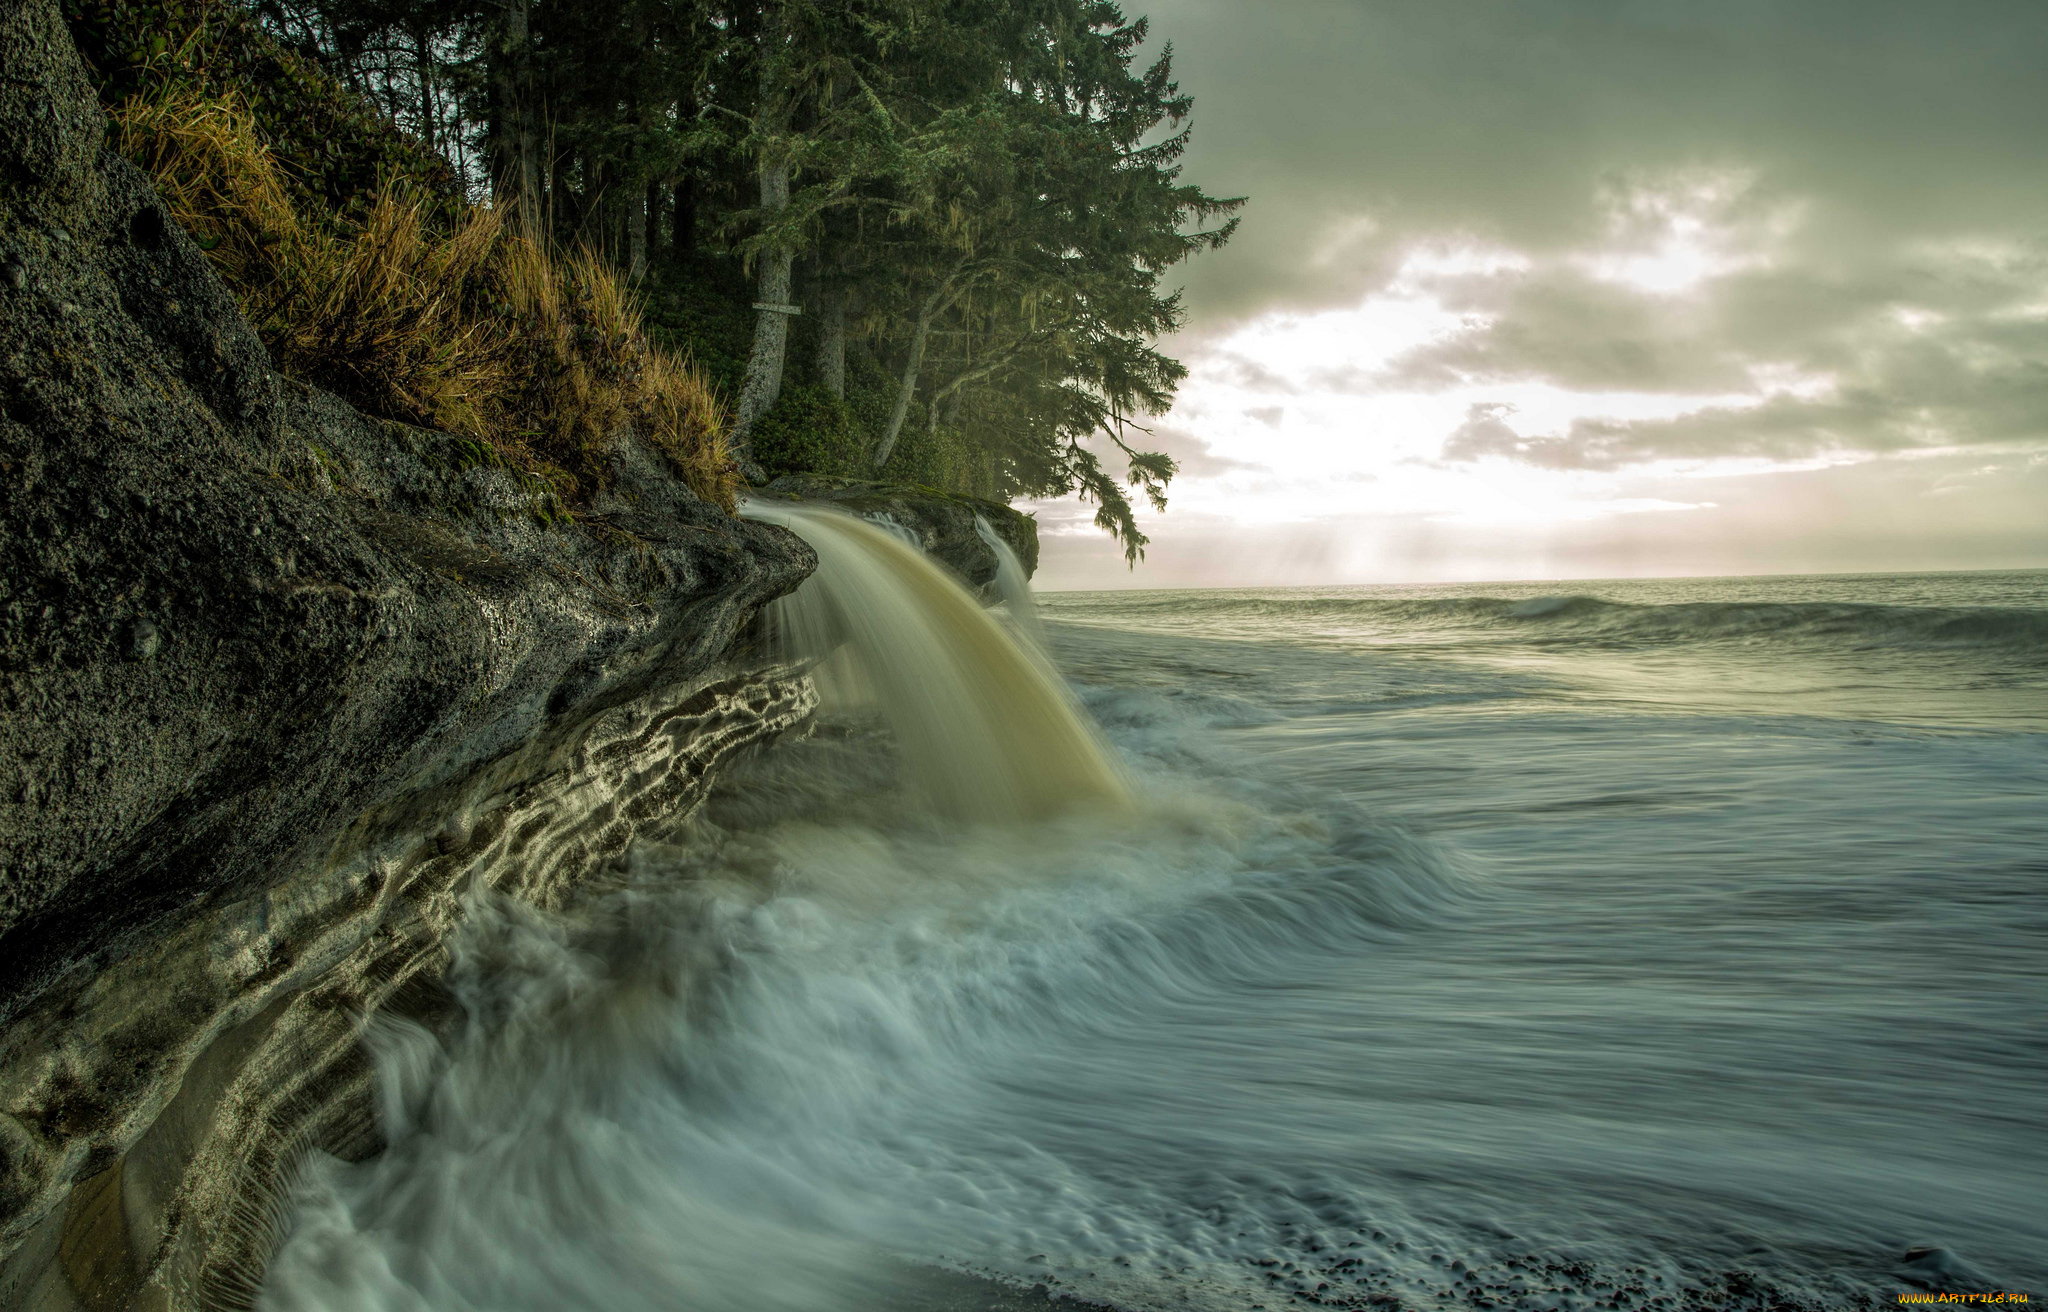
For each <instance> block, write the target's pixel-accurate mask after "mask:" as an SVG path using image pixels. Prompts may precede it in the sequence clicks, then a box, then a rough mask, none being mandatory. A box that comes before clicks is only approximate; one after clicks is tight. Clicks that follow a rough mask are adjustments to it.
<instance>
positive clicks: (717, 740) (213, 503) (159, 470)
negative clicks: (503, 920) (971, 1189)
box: [0, 0, 814, 1309]
mask: <svg viewBox="0 0 2048 1312" xmlns="http://www.w3.org/2000/svg"><path fill="white" fill-rule="evenodd" d="M0 68H4V69H5V70H6V74H7V75H6V77H5V78H0V169H4V170H5V176H4V181H0V1308H14V1307H37V1308H59V1307H87V1308H92V1309H101V1308H114V1307H123V1306H131V1305H134V1306H150V1307H169V1308H182V1307H196V1306H218V1305H222V1304H224V1303H237V1302H240V1301H242V1300H243V1299H245V1298H246V1297H247V1292H248V1291H247V1288H246V1285H247V1282H248V1281H250V1280H252V1279H253V1278H254V1277H255V1274H256V1273H258V1272H260V1269H261V1264H262V1257H263V1252H264V1244H265V1243H266V1237H265V1232H264V1227H263V1224H262V1222H263V1218H264V1216H265V1214H266V1212H265V1209H266V1200H267V1199H268V1198H269V1197H270V1196H271V1195H272V1194H273V1193H274V1186H275V1183H276V1178H277V1173H278V1171H279V1169H280V1168H281V1166H282V1165H283V1164H284V1163H285V1162H286V1161H288V1160H289V1159H290V1157H291V1156H292V1155H293V1154H294V1153H295V1152H297V1151H299V1150H301V1149H302V1148H304V1147H306V1146H311V1145H318V1146H323V1147H325V1148H327V1149H329V1150H330V1151H335V1152H338V1153H342V1154H344V1155H348V1156H359V1155H361V1154H362V1153H365V1152H368V1151H372V1150H374V1148H375V1147H376V1142H377V1141H376V1131H375V1127H374V1125H373V1124H371V1123H370V1121H369V1119H368V1115H367V1107H368V1102H367V1099H366V1098H365V1097H364V1090H365V1087H366V1085H365V1081H366V1079H367V1072H366V1068H365V1066H364V1064H363V1059H362V1056H361V1049H360V1044H359V1039H360V1036H361V1033H362V1027H363V1024H364V1021H365V1018H366V1017H367V1016H368V1015H369V1014H371V1013H372V1012H374V1011H376V1010H377V1009H378V1008H380V1007H387V1006H393V1007H398V1008H400V1009H412V1010H425V1011H431V1010H432V1009H433V1007H434V1006H435V1005H437V1004H436V1003H435V1001H434V998H435V988H434V986H433V983H432V981H433V980H435V979H436V978H437V977H438V975H439V973H440V969H441V966H442V964H443V956H442V951H443V950H442V942H443V940H444V938H445V936H446V934H447V933H448V931H449V930H450V929H451V928H452V927H453V925H454V924H455V923H456V920H457V919H458V918H459V915H460V909H461V906H462V900H463V898H464V896H465V895H466V894H467V893H468V892H469V891H471V890H473V889H476V888H478V887H480V886H489V887H495V888H500V889H504V890H507V891H510V892H513V893H515V894H518V895H520V896H525V897H530V898H533V899H536V900H540V901H550V900H554V899H557V898H559V897H560V896H561V895H562V894H563V893H564V892H565V891H566V890H567V889H569V888H571V887H573V886H574V885H576V884H577V883H578V882H579V881H582V880H586V879H588V878H590V877H591V876H592V874H593V873H595V872H601V871H602V870H603V869H604V868H605V865H606V863H607V862H608V861H609V860H610V859H611V858H612V857H614V856H615V855H617V853H619V852H620V851H621V850H622V849H623V848H624V847H625V845H626V844H627V843H628V842H629V841H631V840H632V839H633V838H635V837H636V836H638V835H642V834H650V833H653V834H658V833H661V832H663V831H665V830H667V829H670V828H673V827H674V826H676V825H678V824H680V823H681V822H682V821H683V820H684V819H686V818H687V817H688V816H689V814H690V813H691V811H692V810H693V809H694V808H695V806H696V805H697V803H698V802H699V801H701V800H702V798H703V796H704V793H705V790H706V786H707V784H706V781H707V778H708V776H709V775H710V774H711V773H712V772H713V771H714V770H715V769H716V768H717V766H718V764H719V763H720V761H722V760H723V759H725V758H726V757H728V756H729V755H730V754H731V753H733V752H734V751H736V750H739V749H740V748H742V747H744V746H745V745H747V744H749V743H752V742H757V741H760V740H762V739H764V738H766V737H769V736H771V735H773V734H774V733H776V732H779V731H781V730H782V729H784V728H787V727H789V726H791V725H793V724H796V723H798V722H800V721H801V720H802V719H803V718H804V717H805V716H806V715H807V714H808V711H809V708H810V704H811V698H812V693H811V691H810V688H809V685H808V683H807V682H806V681H805V680H803V679H802V678H801V677H800V676H798V675H797V674H796V673H795V672H793V671H788V670H778V669H775V668H772V667H769V666H767V665H766V664H764V662H763V660H762V659H760V658H757V657H756V656H755V655H753V654H752V652H751V650H750V648H749V647H748V644H747V641H746V637H745V635H746V633H747V631H748V626H749V624H750V622H751V619H752V616H753V614H754V612H755V611H756V609H757V608H758V607H759V606H760V605H762V604H763V603H765V602H766V601H768V600H770V599H772V598H773V597H775V596H778V595H780V594H782V593H783V592H786V591H787V590H788V589H790V588H792V587H794V586H795V585H796V584H797V583H798V582H799V581H801V579H802V578H803V577H804V576H805V574H806V573H808V571H809V570H810V569H811V568H812V566H813V564H814V561H813V558H812V556H811V554H810V552H809V549H808V548H806V547H805V546H804V545H803V544H802V543H801V542H800V541H799V540H797V539H796V538H795V537H793V536H791V535H789V534H786V533H783V532H781V531H779V530H776V529H773V528H769V527H766V526H763V525H757V524H752V523H745V522H741V521H736V520H733V519H731V518H729V517H727V516H726V515H724V514H723V513H722V512H720V511H718V510H717V509H716V508H714V507H710V506H707V505H704V504H703V503H701V502H699V501H698V500H696V499H695V498H694V497H692V496H691V495H690V494H689V492H688V491H687V490H686V489H684V488H683V486H682V485H681V484H680V483H679V482H678V481H677V480H675V479H674V478H672V477H671V476H670V475H669V473H668V471H667V470H666V468H665V467H664V466H662V465H661V464H660V462H659V459H658V457H656V456H654V455H653V454H652V453H651V452H649V451H647V450H646V449H645V448H643V447H640V446H638V445H636V444H634V443H633V442H631V441H630V440H628V441H626V442H625V443H624V444H623V445H622V448H621V452H620V455H619V458H618V467H617V469H616V470H615V471H614V472H615V479H614V481H613V484H612V489H611V491H610V492H608V493H607V494H605V496H604V498H603V499H601V500H600V501H599V502H598V503H597V504H596V505H594V506H593V507H591V514H590V515H589V516H588V517H586V518H585V519H583V520H582V521H580V522H577V523H573V524H568V523H562V522H554V523H548V522H544V518H545V514H546V511H545V505H546V503H544V502H542V501H539V500H536V498H535V497H534V496H533V495H531V494H530V493H529V491H528V490H527V489H525V488H524V487H522V485H521V483H520V481H519V480H518V479H517V478H515V477H514V476H513V475H511V474H509V473H508V472H506V471H504V470H502V469H497V468H493V467H492V466H491V465H490V463H489V462H488V458H487V457H488V453H487V452H484V451H482V450H480V449H477V448H473V447H467V446H465V445H464V444H462V443H460V442H457V441H455V440H454V439H450V438H448V437H446V436H444V435H440V434H434V433H428V432H423V431H418V430H411V429H405V428H401V427H398V426H394V425H390V424H385V423H380V422H377V421H373V420H370V419H367V418H365V417H363V416H361V415H359V414H357V413H356V412H354V411H353V410H351V409H350V408H348V407H347V406H346V405H343V404H342V403H341V402H339V401H337V400H335V399H334V398H333V397H330V396H327V395H325V394H323V393H319V392H315V391H312V390H310V389H307V388H304V387H301V386H298V385H296V384H294V383H292V382H290V381H288V380H285V379H282V378H280V377H279V376H278V375H277V374H275V373H274V372H273V371H272V370H271V368H270V366H269V362H268V360H267V357H266V355H265V353H264V350H263V348H262V345H261V343H260V342H259V341H258V340H257V338H256V337H255V336H254V334H253V333H252V332H251V330H250V329H249V327H248V325H247V324H246V323H245V322H244V321H243V320H242V318H241V317H240V315H239V314H238V313H237V312H236V309H235V306H234V304H233V302H232V300H231V299H230V298H229V296H228V294H227V292H226V290H225V289H224V288H223V287H222V286H221V284H220V283H219V281H218V280H217V279H216V278H215V276H214V275H213V272H212V270H211V269H210V267H209V266H208V265H207V263H206V261H205V258H204V256H203V255H202V254H201V253H200V252H199V251H198V250H197V249H196V248H195V247H194V246H193V245H192V243H191V242H190V241H189V240H188V239H187V238H186V237H185V236H184V234H183V233H182V232H181V231H180V230H179V229H178V228H177V227H176V225H175V224H172V223H170V222H169V221H168V219H167V217H166V216H165V214H164V213H163V211H162V208H161V206H160V204H159V203H158V200H157V198H156V196H155V194H154V193H153V191H152V190H151V189H150V187H149V186H148V184H147V182H146V181H145V180H144V179H143V178H142V177H141V175H139V174H138V173H137V172H136V171H135V170H133V169H132V168H130V167H129V166H128V165H126V164H125V163H123V162H122V161H120V160H119V159H117V158H115V157H113V156H112V155H110V154H109V153H108V152H107V150H106V149H105V144H104V140H103V138H104V126H103V116H102V114H101V112H100V109H99V107H98V105H97V103H96V102H95V100H94V97H93V94H92V91H91V88H90V86H89V85H88V84H87V82H86V80H85V77H84V74H83V71H82V69H81V68H80V66H79V64H78V58H77V53H76V51H75V49H74V48H73V46H72V43H71V40H70V37H69V35H68V34H67V33H66V31H65V29H64V26H63V24H62V21H61V20H60V18H59V16H58V13H57V10H56V6H55V4H54V3H53V2H52V0H15V2H13V3H9V4H7V5H4V6H0Z"/></svg>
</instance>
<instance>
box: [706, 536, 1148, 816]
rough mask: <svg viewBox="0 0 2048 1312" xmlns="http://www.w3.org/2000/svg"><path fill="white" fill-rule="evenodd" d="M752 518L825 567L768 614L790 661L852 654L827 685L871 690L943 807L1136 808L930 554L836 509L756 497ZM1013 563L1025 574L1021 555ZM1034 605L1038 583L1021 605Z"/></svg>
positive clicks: (1053, 682)
mask: <svg viewBox="0 0 2048 1312" xmlns="http://www.w3.org/2000/svg"><path fill="white" fill-rule="evenodd" d="M742 513H743V514H745V515H746V516H747V517H748V518H750V519H756V520H760V521H762V522H763V523H770V524H778V525H780V526H782V527H783V528H787V529H789V530H790V531H791V532H793V533H795V534H797V535H798V536H799V537H801V538H803V539H804V541H806V542H808V543H810V544H811V547H812V549H813V550H815V551H816V552H817V553H818V570H817V572H816V573H815V574H814V575H812V576H811V577H810V578H809V579H807V580H805V582H804V583H803V585H802V586H801V587H799V588H798V589H797V590H796V592H795V593H794V594H793V595H791V596H789V597H786V598H784V599H783V600H781V601H779V602H777V603H776V604H775V606H774V607H773V608H772V610H771V612H770V615H769V621H770V623H771V624H772V625H773V626H774V627H775V628H776V630H777V631H778V633H779V634H780V636H781V638H782V640H783V642H784V643H785V644H786V645H787V646H788V648H789V651H790V654H791V655H793V656H796V657H799V658H809V659H817V660H825V659H827V658H836V659H837V660H839V661H841V662H843V664H844V667H846V668H841V669H837V670H834V671H832V674H833V675H835V676H836V677H834V678H832V679H830V681H829V689H828V691H837V692H838V693H839V695H840V696H842V697H854V696H858V695H859V694H858V692H855V691H852V690H864V691H865V692H866V694H867V695H868V696H870V697H872V699H873V701H874V703H875V705H876V707H877V708H878V709H879V710H880V711H881V713H882V715H883V718H884V719H886V720H887V721H888V723H889V727H890V728H891V729H892V730H893V731H894V732H895V735H896V738H897V740H898V742H899V744H900V745H901V759H902V763H903V768H904V771H905V772H906V774H907V775H908V776H909V778H910V780H911V782H912V783H913V784H914V785H915V787H916V788H917V789H918V791H919V792H920V793H921V794H922V795H923V797H924V798H925V800H926V801H928V802H929V803H930V804H931V806H932V807H933V809H934V810H936V811H937V812H938V813H939V814H940V815H943V816H945V817H947V818H950V819H955V820H967V821H977V822H981V821H993V822H1000V821H1012V820H1024V819H1038V818H1043V817H1046V816H1051V815H1055V814H1058V813H1060V812H1063V811H1067V810H1071V809H1074V808H1090V807H1093V808H1120V807H1125V806H1128V805H1129V801H1130V794H1129V789H1128V788H1127V786H1126V785H1125V783H1124V780H1123V778H1122V776H1121V774H1120V772H1119V771H1118V769H1117V767H1116V766H1115V765H1114V764H1113V763H1112V762H1111V759H1110V756H1109V753H1108V752H1107V751H1106V750H1105V749H1104V746H1103V744H1102V742H1101V740H1100V739H1099V738H1098V736H1097V735H1096V733H1095V731H1094V730H1093V729H1092V728H1091V727H1089V725H1088V723H1087V722H1086V720H1084V719H1083V718H1082V716H1081V715H1080V714H1079V713H1078V711H1077V710H1076V708H1075V707H1074V705H1073V703H1072V701H1071V699H1070V698H1069V696H1068V694H1067V692H1066V689H1065V688H1064V687H1062V686H1061V684H1060V683H1059V681H1058V677H1057V676H1056V675H1054V674H1053V673H1051V672H1050V671H1049V670H1048V669H1046V668H1045V667H1044V665H1043V663H1042V662H1041V661H1039V660H1037V659H1034V658H1033V657H1032V656H1030V655H1029V654H1027V653H1026V652H1025V651H1023V650H1022V649H1020V648H1019V647H1018V645H1017V643H1016V642H1015V641H1013V640H1012V639H1011V637H1010V636H1009V635H1008V634H1007V633H1005V632H1004V631H1003V627H1002V625H1000V624H998V623H997V622H996V621H995V619H994V618H993V617H991V616H990V615H989V614H988V612H987V611H986V610H984V609H983V608H982V607H981V606H980V605H979V604H978V603H977V602H976V601H975V600H974V598H973V597H972V596H970V595H968V593H967V591H966V590H965V589H964V588H962V587H961V586H960V585H959V584H958V583H956V582H954V581H953V580H952V579H951V578H949V577H948V576H947V575H946V573H945V572H944V570H942V569H941V568H940V567H939V566H938V565H936V564H934V563H933V562H932V561H931V560H930V559H929V558H927V557H926V556H925V555H923V554H922V553H921V552H919V551H917V550H915V549H913V548H912V547H910V546H909V545H908V544H907V543H905V542H903V541H901V540H899V539H898V538H897V537H895V536H894V535H892V534H890V533H889V532H887V531H886V530H884V529H882V528H879V527H877V526H876V525H874V524H871V523H868V522H867V521H865V520H861V519H857V518H855V517H854V516H852V515H848V514H845V513H843V512H840V511H837V510H831V509H826V508H823V507H817V506H799V505H787V504H778V503H768V504H762V503H753V504H749V505H748V506H747V507H746V508H745V509H744V510H743V511H742ZM990 536H991V537H993V536H994V535H993V534H990ZM997 541H1000V539H997ZM1005 552H1007V548H1005ZM998 559H1001V553H999V556H998ZM1009 566H1010V567H1011V569H1012V572H1013V574H1014V575H1016V576H1021V575H1022V572H1023V571H1022V569H1021V567H1019V566H1017V563H1016V557H1015V555H1014V554H1011V555H1010V556H1009ZM1019 581H1021V578H1020V579H1019ZM1013 586H1015V584H1013ZM1029 608H1030V600H1029V594H1028V590H1026V591H1025V593H1024V598H1023V601H1022V603H1021V605H1016V606H1014V607H1013V612H1012V613H1013V614H1017V613H1020V612H1021V613H1028V612H1029ZM849 673H850V674H851V675H852V677H851V678H848V677H847V675H848V674H849Z"/></svg>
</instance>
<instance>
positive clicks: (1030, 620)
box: [974, 515, 1046, 654]
mask: <svg viewBox="0 0 2048 1312" xmlns="http://www.w3.org/2000/svg"><path fill="white" fill-rule="evenodd" d="M974 535H975V536H976V537H978V538H980V539H981V542H982V545H983V546H985V547H987V548H988V549H989V550H990V551H992V552H994V553H995V557H996V594H997V595H998V596H1000V597H1001V598H1002V599H1003V609H1004V610H1006V611H1008V612H1009V613H1010V623H1011V624H1013V625H1015V626H1016V629H1017V632H1019V633H1021V634H1023V635H1024V638H1025V640H1026V641H1028V642H1029V643H1030V644H1031V646H1032V647H1033V649H1034V650H1036V651H1038V652H1039V653H1041V654H1043V653H1044V652H1045V650H1046V646H1045V629H1044V627H1043V626H1042V625H1040V624H1039V622H1038V603H1037V602H1035V601H1033V600H1032V599H1031V576H1030V575H1029V574H1026V573H1025V572H1024V562H1023V561H1021V560H1019V559H1017V553H1016V552H1015V551H1012V550H1011V549H1010V544H1009V543H1007V542H1005V541H1003V539H1002V538H1001V537H1000V536H998V535H997V533H996V531H995V530H994V529H993V528H990V527H989V523H988V521H987V520H985V519H983V518H982V517H981V516H980V515H976V516H975V517H974Z"/></svg>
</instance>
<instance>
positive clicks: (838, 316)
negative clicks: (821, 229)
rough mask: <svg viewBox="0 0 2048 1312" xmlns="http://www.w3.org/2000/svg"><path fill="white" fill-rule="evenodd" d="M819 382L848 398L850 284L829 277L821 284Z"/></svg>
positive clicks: (841, 398)
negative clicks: (848, 288)
mask: <svg viewBox="0 0 2048 1312" xmlns="http://www.w3.org/2000/svg"><path fill="white" fill-rule="evenodd" d="M817 363H818V382H819V383H820V384H822V385H823V386H824V388H825V390H826V391H828V392H830V393H832V395H833V396H835V397H837V398H839V399H840V400H842V401H844V400H845V399H846V284H845V283H843V282H839V281H836V280H833V279H826V280H825V281H823V282H821V283H820V285H819V287H818V362H817Z"/></svg>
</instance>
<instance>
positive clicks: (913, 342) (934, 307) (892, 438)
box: [875, 286, 946, 469]
mask: <svg viewBox="0 0 2048 1312" xmlns="http://www.w3.org/2000/svg"><path fill="white" fill-rule="evenodd" d="M945 294H946V289H945V287H944V286H941V287H940V288H939V290H938V291H935V292H933V293H932V294H931V296H930V297H929V298H928V299H927V300H926V301H925V303H924V307H923V308H922V309H920V310H919V311H918V312H917V329H916V331H914V332H913V333H912V334H911V337H910V358H909V359H908V360H907V361H905V362H904V365H903V378H902V381H900V382H899V383H897V385H896V408H895V409H894V410H892V411H890V412H889V430H888V431H887V432H885V433H883V434H882V440H881V441H880V442H878V443H876V444H875V468H877V469H880V468H881V467H882V466H883V465H886V464H888V463H889V457H890V455H891V454H893V453H894V452H895V450H896V439H897V438H898V437H900V436H902V435H903V421H904V420H905V419H908V418H909V417H910V401H911V398H912V397H914V396H916V395H917V371H918V370H919V369H922V368H923V367H924V348H925V345H926V344H927V343H928V342H930V341H931V336H932V320H934V319H936V318H938V317H939V309H940V301H941V299H942V298H943V297H944V296H945Z"/></svg>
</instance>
